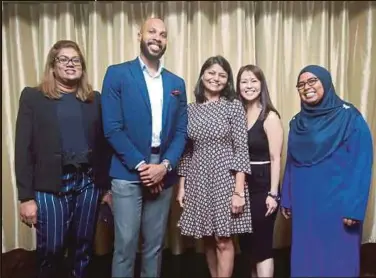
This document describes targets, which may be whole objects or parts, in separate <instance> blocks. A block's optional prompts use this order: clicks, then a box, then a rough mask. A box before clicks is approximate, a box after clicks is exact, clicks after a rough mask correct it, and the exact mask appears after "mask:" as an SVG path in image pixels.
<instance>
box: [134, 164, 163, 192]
mask: <svg viewBox="0 0 376 278" xmlns="http://www.w3.org/2000/svg"><path fill="white" fill-rule="evenodd" d="M137 170H138V171H139V173H140V177H141V181H142V183H143V184H144V185H145V186H148V187H149V186H153V185H156V184H158V183H160V182H161V181H162V180H163V178H164V176H165V175H166V174H167V169H166V167H165V166H164V165H162V164H146V163H145V164H142V165H141V166H140V167H138V169H137Z"/></svg>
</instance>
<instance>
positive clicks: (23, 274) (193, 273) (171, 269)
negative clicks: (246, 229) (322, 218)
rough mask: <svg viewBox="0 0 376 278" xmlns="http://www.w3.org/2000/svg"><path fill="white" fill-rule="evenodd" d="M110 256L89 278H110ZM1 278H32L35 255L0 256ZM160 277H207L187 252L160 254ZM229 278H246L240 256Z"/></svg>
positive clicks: (199, 260)
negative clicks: (175, 254)
mask: <svg viewBox="0 0 376 278" xmlns="http://www.w3.org/2000/svg"><path fill="white" fill-rule="evenodd" d="M136 268H138V267H136ZM110 269H111V256H110V255H105V256H99V257H94V258H93V261H92V263H91V265H90V278H91V277H101V278H107V277H110ZM1 271H2V275H1V277H2V278H35V277H36V273H35V252H33V251H25V250H23V249H16V250H12V251H10V252H7V253H4V254H2V256H1ZM361 272H362V274H361V276H363V277H364V276H368V277H376V244H365V245H363V246H362V249H361ZM162 277H163V278H167V277H174V278H177V277H187V278H188V277H189V278H191V277H209V273H208V270H207V267H206V263H205V259H204V256H203V255H202V254H197V253H194V252H193V251H192V252H190V251H187V252H185V253H184V254H183V255H179V256H173V255H171V253H170V252H169V251H168V250H165V251H164V254H163V263H162ZM233 277H239V278H240V277H250V276H249V273H247V265H246V264H245V263H244V262H243V261H242V258H241V257H240V256H237V258H236V260H235V267H234V275H233ZM275 277H289V250H288V249H280V250H276V251H275Z"/></svg>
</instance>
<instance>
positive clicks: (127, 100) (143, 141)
mask: <svg viewBox="0 0 376 278" xmlns="http://www.w3.org/2000/svg"><path fill="white" fill-rule="evenodd" d="M162 81H163V112H162V132H161V145H160V148H161V156H160V159H161V161H162V160H163V159H168V160H169V161H170V162H171V166H172V168H173V171H171V172H170V173H168V174H167V176H166V178H165V181H164V182H165V186H171V185H172V184H174V183H175V182H176V181H177V175H176V166H177V164H178V162H179V159H180V156H181V155H182V153H183V150H184V147H185V144H186V133H187V122H188V119H187V96H186V88H185V82H184V80H183V79H182V78H180V77H178V76H177V75H175V74H173V73H171V72H169V71H168V70H166V69H163V70H162ZM101 95H102V117H103V129H104V135H105V137H106V138H107V140H108V141H109V143H110V145H111V146H112V147H113V149H114V151H115V152H114V155H113V157H112V161H111V168H110V176H111V177H112V178H116V179H123V180H128V181H140V176H139V173H138V171H137V170H136V169H135V167H136V166H137V164H139V163H140V162H141V161H142V160H145V161H146V163H149V161H150V156H151V138H152V114H151V106H150V100H149V94H148V91H147V86H146V82H145V79H144V75H143V72H142V69H141V65H140V62H139V59H138V58H136V59H135V60H132V61H128V62H125V63H121V64H116V65H111V66H109V67H108V68H107V71H106V74H105V77H104V81H103V88H102V94H101Z"/></svg>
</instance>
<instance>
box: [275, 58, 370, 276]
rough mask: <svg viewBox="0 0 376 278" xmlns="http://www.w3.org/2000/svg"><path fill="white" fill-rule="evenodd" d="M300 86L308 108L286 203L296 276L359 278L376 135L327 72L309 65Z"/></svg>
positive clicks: (292, 156)
mask: <svg viewBox="0 0 376 278" xmlns="http://www.w3.org/2000/svg"><path fill="white" fill-rule="evenodd" d="M296 87H297V89H298V92H299V96H300V98H301V111H300V112H299V113H298V114H297V115H296V116H295V117H294V118H293V119H292V120H291V121H290V131H289V137H288V151H287V161H286V167H285V174H284V178H283V183H282V199H281V208H282V214H283V215H284V216H285V217H286V218H290V217H291V219H292V246H291V276H292V277H308V276H310V277H332V276H341V277H358V276H359V269H360V262H359V257H360V256H359V255H360V254H359V253H360V244H361V236H362V223H363V220H364V217H365V211H366V207H367V201H368V196H369V190H370V184H371V172H372V163H373V146H372V137H371V133H370V130H369V128H368V125H367V123H366V121H365V120H364V118H363V117H362V115H361V114H360V112H359V111H358V110H357V109H356V108H355V107H354V106H353V105H352V104H350V103H347V102H344V101H343V100H342V99H340V98H339V97H338V96H337V95H336V92H335V89H334V86H333V83H332V78H331V75H330V73H329V72H328V71H327V70H326V69H325V68H322V67H320V66H316V65H310V66H307V67H305V68H304V69H303V70H302V71H301V72H300V74H299V77H298V83H297V86H296Z"/></svg>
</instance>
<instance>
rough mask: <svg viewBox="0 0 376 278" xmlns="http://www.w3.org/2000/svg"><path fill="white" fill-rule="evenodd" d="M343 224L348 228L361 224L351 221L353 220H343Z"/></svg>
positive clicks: (357, 221)
mask: <svg viewBox="0 0 376 278" xmlns="http://www.w3.org/2000/svg"><path fill="white" fill-rule="evenodd" d="M343 224H345V225H346V226H348V227H351V226H354V225H356V224H359V220H355V219H351V218H343Z"/></svg>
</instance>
